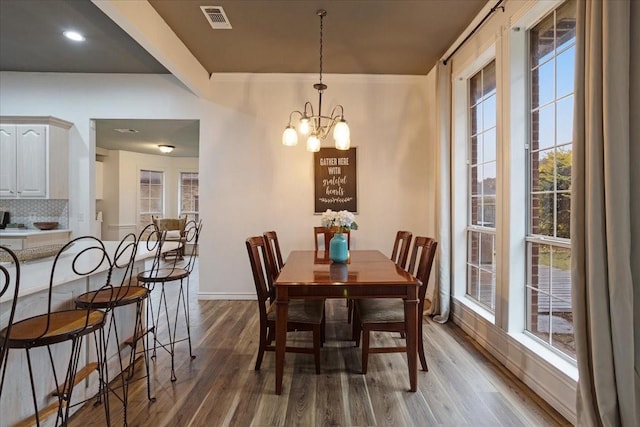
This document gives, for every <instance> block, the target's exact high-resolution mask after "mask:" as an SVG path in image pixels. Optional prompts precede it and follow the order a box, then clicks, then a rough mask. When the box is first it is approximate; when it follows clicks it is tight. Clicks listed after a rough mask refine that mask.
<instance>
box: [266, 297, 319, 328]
mask: <svg viewBox="0 0 640 427" xmlns="http://www.w3.org/2000/svg"><path fill="white" fill-rule="evenodd" d="M323 311H324V300H291V301H289V319H288V320H289V322H290V323H309V324H314V325H320V324H321V323H322V315H323ZM267 320H268V321H269V322H275V321H276V312H275V311H273V310H272V311H270V312H269V313H268V314H267Z"/></svg>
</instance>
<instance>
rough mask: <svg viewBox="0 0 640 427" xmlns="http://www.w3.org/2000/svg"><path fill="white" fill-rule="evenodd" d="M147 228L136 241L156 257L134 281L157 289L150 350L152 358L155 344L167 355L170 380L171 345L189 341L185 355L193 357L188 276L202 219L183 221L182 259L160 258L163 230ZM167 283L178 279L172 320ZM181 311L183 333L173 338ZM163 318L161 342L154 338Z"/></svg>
mask: <svg viewBox="0 0 640 427" xmlns="http://www.w3.org/2000/svg"><path fill="white" fill-rule="evenodd" d="M149 227H153V224H150V225H149V226H147V227H146V228H145V230H143V231H142V233H141V236H143V235H147V236H148V237H147V238H146V239H144V238H143V239H142V240H141V242H140V244H143V245H146V246H147V249H148V250H151V249H153V250H155V251H156V256H155V257H154V259H153V263H152V265H151V268H150V269H149V270H146V271H143V272H141V273H138V276H137V279H138V282H141V283H143V284H144V285H145V286H147V287H148V288H149V290H150V291H151V292H152V293H153V290H154V289H155V287H156V286H158V287H159V288H160V295H159V296H158V298H157V306H156V307H154V301H153V300H154V298H150V299H149V308H150V318H151V321H152V322H153V328H154V329H153V337H154V340H153V353H152V356H151V357H152V358H155V357H156V348H157V346H159V347H160V348H162V349H164V350H165V351H166V352H167V353H169V354H170V355H171V381H176V379H177V378H176V372H175V345H176V344H177V343H179V342H182V341H188V342H189V356H190V357H191V359H195V357H196V356H195V355H194V354H193V350H192V346H191V326H190V319H189V317H190V315H189V277H190V276H191V272H192V271H193V267H194V265H195V262H196V257H197V255H198V240H199V238H200V232H201V231H202V221H197V222H196V221H194V220H191V221H189V222H187V225H186V226H185V240H184V243H182V242H180V243H179V244H180V245H184V253H185V255H184V259H182V260H181V259H179V258H178V257H173V259H171V260H164V259H163V257H162V252H163V251H166V247H164V249H163V246H164V245H165V244H166V243H167V242H166V241H165V236H166V232H164V231H162V232H161V231H159V230H158V229H157V228H156V229H155V231H154V232H149V230H148V229H149ZM171 282H179V285H178V289H177V292H178V298H177V301H176V305H175V314H174V315H173V325H172V319H171V318H170V314H169V304H168V303H167V291H168V290H167V286H168V285H169V284H170V283H171ZM181 309H182V312H183V314H184V320H185V326H186V334H187V336H186V337H184V338H179V339H178V338H177V336H176V335H177V334H176V332H177V329H178V317H179V314H180V310H181ZM161 317H164V319H165V323H166V325H167V333H168V341H167V342H165V341H163V338H160V339H159V338H158V330H159V324H160V318H161Z"/></svg>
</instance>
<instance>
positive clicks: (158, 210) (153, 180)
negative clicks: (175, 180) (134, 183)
mask: <svg viewBox="0 0 640 427" xmlns="http://www.w3.org/2000/svg"><path fill="white" fill-rule="evenodd" d="M163 212H164V172H160V171H150V170H141V171H140V216H139V219H138V221H139V222H138V226H139V227H140V229H142V228H144V227H145V226H147V225H148V224H150V223H151V217H152V216H154V215H157V216H162V215H163Z"/></svg>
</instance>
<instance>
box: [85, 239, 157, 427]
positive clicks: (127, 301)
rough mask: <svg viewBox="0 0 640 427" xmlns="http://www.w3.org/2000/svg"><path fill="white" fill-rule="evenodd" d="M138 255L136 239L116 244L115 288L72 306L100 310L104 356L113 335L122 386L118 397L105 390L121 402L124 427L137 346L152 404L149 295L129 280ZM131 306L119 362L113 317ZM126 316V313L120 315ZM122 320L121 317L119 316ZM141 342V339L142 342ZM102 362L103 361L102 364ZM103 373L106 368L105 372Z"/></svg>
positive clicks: (91, 293)
mask: <svg viewBox="0 0 640 427" xmlns="http://www.w3.org/2000/svg"><path fill="white" fill-rule="evenodd" d="M137 252H138V239H137V236H136V235H135V234H133V233H129V234H127V235H126V236H125V237H124V238H123V239H122V240H121V241H120V243H119V245H118V247H117V249H116V252H115V254H114V257H113V271H112V273H111V283H113V284H117V286H115V287H114V288H113V289H100V290H97V291H90V292H86V293H84V294H82V295H80V296H79V297H77V298H76V300H75V304H76V307H77V308H81V309H88V308H89V307H91V306H92V307H93V308H94V309H99V310H104V311H105V313H106V314H107V316H108V317H109V327H108V328H107V331H106V334H105V335H106V342H105V352H106V353H105V354H106V355H107V356H108V355H109V353H108V349H109V340H110V339H111V336H112V334H113V336H114V338H115V346H116V350H117V352H118V362H119V373H118V375H119V376H120V379H121V382H122V386H121V395H120V394H118V390H117V389H112V388H111V387H110V388H109V389H110V391H113V392H114V395H115V396H116V397H117V398H118V399H119V400H120V401H121V402H122V405H123V411H124V414H123V418H124V425H125V426H126V425H127V404H128V400H129V399H128V397H129V382H130V381H131V380H132V379H133V374H134V367H135V361H136V355H137V354H138V353H137V352H136V349H137V345H138V342H141V343H142V355H143V359H144V364H145V369H146V380H147V398H148V399H149V400H150V401H151V402H155V397H152V396H151V376H150V375H149V357H148V352H147V349H148V347H149V346H148V334H149V332H152V331H153V329H152V328H151V329H147V328H145V326H144V325H143V320H144V319H145V317H144V316H143V309H144V301H145V300H146V299H147V296H148V295H149V290H148V289H147V288H145V287H143V286H138V285H137V282H136V281H135V279H132V274H133V269H134V263H135V258H136V254H137ZM129 305H135V321H134V327H133V331H132V334H131V337H130V338H129V339H128V340H126V341H125V343H126V344H128V346H129V347H130V353H129V361H128V363H126V364H125V363H124V362H123V357H122V345H121V344H122V342H121V341H120V337H119V336H118V328H117V324H116V318H117V317H119V316H116V313H119V311H120V310H122V308H121V307H125V306H129ZM122 314H126V313H122ZM123 317H124V316H123ZM143 338H144V339H143ZM105 362H106V361H105ZM105 369H106V368H105Z"/></svg>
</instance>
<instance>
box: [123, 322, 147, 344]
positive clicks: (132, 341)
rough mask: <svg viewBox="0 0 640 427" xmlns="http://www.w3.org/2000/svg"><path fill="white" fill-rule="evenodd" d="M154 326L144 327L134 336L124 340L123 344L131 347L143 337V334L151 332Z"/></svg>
mask: <svg viewBox="0 0 640 427" xmlns="http://www.w3.org/2000/svg"><path fill="white" fill-rule="evenodd" d="M153 330H154V327H153V326H152V327H150V328H148V329H147V328H144V329H143V330H142V331H141V332H140V333H138V334H136V336H135V337H131V338H129V339H127V340H125V342H124V343H125V344H126V345H128V346H130V347H133V346H134V344H135V343H137V342H138V341H139V340H140V339H141V338H143V337H144V336H145V335H147V334H148V333H149V332H153Z"/></svg>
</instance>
